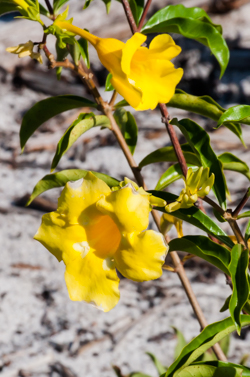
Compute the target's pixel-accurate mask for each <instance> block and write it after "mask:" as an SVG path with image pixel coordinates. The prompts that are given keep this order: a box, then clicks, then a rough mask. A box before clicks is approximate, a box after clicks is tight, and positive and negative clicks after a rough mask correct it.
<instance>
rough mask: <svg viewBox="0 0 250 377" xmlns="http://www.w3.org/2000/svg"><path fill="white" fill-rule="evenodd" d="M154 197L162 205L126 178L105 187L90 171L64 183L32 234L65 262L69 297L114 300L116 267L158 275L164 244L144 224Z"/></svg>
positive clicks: (137, 276) (128, 273) (109, 303)
mask: <svg viewBox="0 0 250 377" xmlns="http://www.w3.org/2000/svg"><path fill="white" fill-rule="evenodd" d="M127 182H128V183H127ZM155 200H156V202H157V205H158V206H159V205H160V204H161V205H162V206H164V205H166V202H164V201H162V202H161V203H159V199H157V198H155V199H154V198H152V196H151V195H150V194H148V193H146V192H145V191H144V190H143V189H142V188H139V187H138V186H137V185H135V184H132V183H131V181H128V180H127V181H125V182H123V183H122V184H121V185H120V186H119V187H118V188H116V189H115V190H113V191H111V190H110V188H109V187H108V186H107V185H106V183H105V182H104V181H102V180H101V179H99V178H97V177H96V176H94V175H93V174H92V173H88V174H87V175H86V177H85V179H80V180H78V181H75V182H68V183H67V184H66V186H65V188H64V189H63V191H62V194H61V196H60V198H59V200H58V208H57V210H56V211H55V212H51V213H48V214H45V215H44V216H43V218H42V225H41V226H40V228H39V230H38V232H37V233H36V235H35V239H36V240H38V241H40V242H41V243H42V244H43V245H44V246H45V247H46V248H47V249H48V250H49V251H50V252H51V253H52V254H53V255H54V256H55V257H56V258H57V259H58V261H61V260H63V262H64V263H65V265H66V271H65V281H66V285H67V288H68V292H69V296H70V298H71V299H72V300H76V301H80V300H85V301H87V302H89V303H93V304H94V305H96V306H97V307H98V308H100V309H102V310H103V311H105V312H106V311H109V310H110V309H112V308H113V307H114V306H115V305H116V304H117V302H118V300H119V290H118V284H119V278H118V276H117V273H116V269H117V270H118V271H120V272H121V274H122V275H123V276H125V277H126V278H129V279H132V280H134V281H144V280H152V279H157V278H159V277H160V276H161V274H162V265H163V264H164V261H165V257H166V253H167V245H166V243H165V240H164V237H163V236H162V234H160V233H158V232H155V231H153V230H145V229H146V228H147V227H148V218H149V212H150V210H151V206H152V204H151V202H154V201H155Z"/></svg>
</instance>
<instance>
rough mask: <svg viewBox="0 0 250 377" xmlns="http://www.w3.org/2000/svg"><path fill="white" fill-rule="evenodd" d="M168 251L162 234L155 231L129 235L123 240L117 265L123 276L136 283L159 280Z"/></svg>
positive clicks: (118, 253)
mask: <svg viewBox="0 0 250 377" xmlns="http://www.w3.org/2000/svg"><path fill="white" fill-rule="evenodd" d="M167 250H168V246H167V245H166V243H165V239H164V237H163V235H162V234H161V233H158V232H155V231H154V230H146V231H145V232H141V233H139V232H133V233H129V234H126V235H124V236H123V238H122V241H121V245H120V247H119V250H118V251H117V252H116V254H115V265H116V268H117V269H118V270H119V271H120V272H121V274H122V275H123V276H125V277H126V278H128V279H131V280H134V281H145V280H152V279H158V278H159V277H160V276H161V275H162V265H163V264H164V261H165V257H166V254H167Z"/></svg>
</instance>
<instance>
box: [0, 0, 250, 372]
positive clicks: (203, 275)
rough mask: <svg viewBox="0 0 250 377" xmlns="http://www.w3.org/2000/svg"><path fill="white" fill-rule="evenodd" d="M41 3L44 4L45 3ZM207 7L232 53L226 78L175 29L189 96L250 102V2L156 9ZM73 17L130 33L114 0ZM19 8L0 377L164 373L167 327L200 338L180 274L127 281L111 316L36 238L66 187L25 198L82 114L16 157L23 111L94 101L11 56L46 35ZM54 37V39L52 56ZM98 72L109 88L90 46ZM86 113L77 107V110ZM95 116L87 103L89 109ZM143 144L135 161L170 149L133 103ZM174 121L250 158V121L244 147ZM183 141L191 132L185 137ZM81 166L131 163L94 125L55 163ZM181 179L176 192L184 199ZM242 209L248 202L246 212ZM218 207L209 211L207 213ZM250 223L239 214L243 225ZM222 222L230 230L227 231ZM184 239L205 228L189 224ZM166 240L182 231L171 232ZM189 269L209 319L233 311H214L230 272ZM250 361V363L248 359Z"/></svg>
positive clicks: (4, 209)
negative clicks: (73, 285)
mask: <svg viewBox="0 0 250 377" xmlns="http://www.w3.org/2000/svg"><path fill="white" fill-rule="evenodd" d="M41 3H43V1H41ZM179 3H183V4H185V6H187V7H192V6H200V7H202V8H203V9H205V10H206V11H207V12H208V13H209V15H210V16H211V18H212V20H213V22H214V23H219V24H221V25H222V27H223V30H224V37H225V38H226V40H227V43H228V45H229V47H230V52H231V58H230V63H229V66H228V68H227V70H226V73H225V75H224V76H223V78H222V80H219V73H220V72H219V66H218V64H217V62H216V61H215V59H214V57H213V56H212V55H210V52H209V50H208V49H207V48H206V47H204V46H202V45H200V44H199V43H198V42H195V41H191V40H187V39H184V38H182V37H180V36H178V35H174V38H175V40H176V43H177V44H179V45H180V46H181V47H182V49H183V52H182V53H181V54H180V55H179V57H178V58H177V59H176V60H175V64H176V66H181V67H183V68H184V72H185V73H184V78H183V80H182V82H181V84H180V85H179V88H181V89H183V90H185V91H187V92H188V93H190V94H194V95H205V94H207V95H210V96H212V97H213V98H214V99H215V100H216V101H218V102H219V104H220V105H222V106H224V107H229V106H232V105H234V104H239V103H245V104H249V99H250V22H249V18H250V2H249V0H247V1H246V0H214V1H209V0H207V1H206V0H203V1H202V0H185V1H172V2H171V1H166V0H153V2H152V5H151V8H150V11H149V16H150V15H152V14H153V13H154V12H155V11H156V10H158V9H160V7H161V8H162V7H163V6H166V5H169V4H179ZM69 5H70V16H73V17H74V24H75V25H77V26H79V27H82V28H87V29H88V30H89V31H90V32H91V33H93V34H96V35H98V36H102V37H115V38H118V39H121V40H124V41H125V40H126V39H127V38H129V37H130V35H131V32H130V29H129V27H128V24H127V21H126V17H125V16H124V13H123V8H122V6H121V4H120V3H118V2H116V1H113V2H112V4H111V10H110V14H109V15H106V10H105V6H104V3H103V2H101V1H100V0H95V1H93V2H92V3H91V5H90V6H89V8H88V9H86V10H84V11H83V10H82V8H83V5H84V1H83V0H70V2H69ZM13 17H14V15H13V14H8V15H5V16H3V17H1V18H0V82H1V86H0V96H1V101H0V164H1V169H0V177H1V178H0V249H1V263H0V376H1V377H28V376H30V377H45V376H46V377H48V376H50V377H80V376H85V377H97V376H98V377H99V376H102V377H112V376H115V374H114V371H113V370H112V365H117V366H119V367H120V368H121V371H122V373H123V374H129V373H130V372H132V371H143V372H144V373H146V374H148V375H151V376H156V375H157V373H156V371H155V368H154V366H153V364H152V363H151V361H150V359H149V357H148V356H147V355H146V354H145V352H152V353H154V354H155V355H156V356H157V357H158V358H159V359H160V361H161V362H162V363H163V364H164V365H169V364H170V363H171V362H172V361H173V357H174V346H175V344H176V342H177V339H176V335H175V332H174V330H173V328H172V326H175V327H176V328H178V329H179V330H180V331H181V332H182V333H183V334H184V336H185V338H186V340H187V341H190V340H191V339H192V337H194V336H196V335H197V334H198V333H199V330H200V329H199V325H198V322H197V321H196V319H195V317H194V315H193V312H192V309H191V307H190V305H189V303H188V299H187V298H186V296H185V293H184V291H183V289H182V287H181V285H180V282H179V280H178V277H177V276H176V275H175V274H174V273H171V272H168V271H164V273H163V276H162V278H161V279H159V280H156V281H152V282H145V283H140V284H138V283H134V282H132V281H128V280H126V279H122V280H121V285H120V291H121V300H120V302H119V304H118V305H117V306H116V307H115V308H114V309H113V310H112V311H111V312H110V313H102V312H100V311H98V310H97V309H96V308H93V307H91V306H90V305H87V304H86V303H83V302H72V301H70V300H69V298H68V293H67V290H66V286H65V282H64V277H63V274H64V266H63V264H62V263H60V264H59V263H58V262H57V261H56V260H55V258H54V257H53V256H52V255H50V254H49V253H48V251H47V250H46V249H45V248H43V247H42V246H41V245H40V244H39V243H38V242H36V241H34V240H33V236H34V234H35V233H36V231H37V229H38V227H39V225H40V221H41V216H42V214H43V213H44V212H47V211H51V210H53V209H54V208H55V206H56V202H57V197H58V195H59V193H60V190H52V191H49V192H46V194H44V195H43V196H42V197H41V199H39V200H37V201H36V202H35V203H34V204H33V205H32V206H31V207H28V208H27V207H25V202H26V200H27V195H28V194H30V193H31V191H32V189H33V187H34V185H35V184H36V183H37V182H38V180H40V179H41V178H42V177H43V176H44V175H46V174H48V173H49V172H50V164H51V161H52V158H53V156H54V153H55V150H56V145H57V142H58V140H59V139H60V137H61V136H62V135H63V133H64V131H65V130H66V129H67V128H68V126H69V125H70V124H71V123H72V122H73V121H74V120H75V119H76V118H77V116H78V112H77V111H68V112H65V113H63V114H61V115H60V116H57V117H55V118H53V119H51V120H50V121H49V122H47V123H45V124H43V125H42V126H41V127H40V128H39V130H38V131H37V132H36V133H35V134H34V136H33V137H32V138H31V139H30V140H29V141H28V143H27V146H26V148H25V151H24V153H23V154H22V155H21V153H20V146H19V136H18V133H19V129H20V125H21V121H22V117H23V115H24V113H25V112H26V111H27V110H28V109H29V108H30V107H31V106H32V105H34V104H35V103H36V102H37V101H40V100H42V99H44V98H47V97H48V96H55V95H60V94H75V95H80V96H84V97H86V98H89V99H91V96H90V93H88V91H87V90H86V88H84V87H83V85H82V83H81V81H80V80H79V79H78V78H77V77H76V76H74V75H72V74H71V73H70V72H68V71H66V70H63V72H62V78H61V81H57V79H56V72H55V71H54V70H48V68H47V66H46V59H44V61H45V64H44V65H39V64H38V63H37V62H35V61H32V60H31V59H29V58H23V59H18V57H17V56H16V55H12V54H9V53H7V52H5V49H6V47H9V46H16V45H18V44H19V43H25V42H27V41H28V40H29V39H31V40H32V41H33V42H40V41H41V39H42V29H41V26H40V25H39V24H36V23H35V22H32V23H31V22H30V21H27V20H20V19H14V18H13ZM54 43H55V40H54V39H53V37H52V36H49V38H48V46H49V49H50V50H51V51H52V52H53V51H54ZM90 60H91V63H92V64H91V69H92V70H93V72H94V73H95V75H96V77H97V80H98V85H99V89H100V92H101V93H102V94H103V96H104V98H105V99H106V100H108V99H109V98H110V95H111V93H110V92H105V91H104V85H105V80H106V76H107V71H106V70H105V69H104V68H103V67H102V66H101V64H100V63H99V61H98V58H97V55H96V53H95V51H94V50H93V49H92V48H91V47H90ZM81 111H82V109H81ZM86 111H88V109H86ZM130 111H131V112H132V113H133V114H134V116H135V118H136V120H137V123H138V127H139V139H138V145H137V148H136V151H135V155H134V156H135V159H136V161H137V162H138V163H139V162H140V161H141V160H142V158H143V157H145V156H146V155H147V154H148V153H150V152H151V151H153V150H155V149H156V148H160V147H163V146H168V145H170V141H169V137H168V135H167V133H166V129H165V127H164V125H163V124H162V123H161V117H160V112H159V110H157V109H156V110H155V111H153V112H149V111H148V112H138V113H136V112H135V111H134V110H133V109H130ZM169 112H170V115H171V117H177V118H184V117H191V118H192V119H193V120H195V121H196V122H197V123H199V124H200V125H201V126H203V127H204V128H205V129H206V130H208V131H210V138H211V144H212V147H213V148H214V150H215V151H216V153H218V154H219V153H223V152H225V151H230V152H232V153H234V154H236V155H237V156H238V157H240V158H241V159H243V160H244V161H245V162H246V163H249V162H250V158H249V157H250V152H249V146H250V143H249V140H250V128H249V126H243V138H244V140H245V142H246V145H247V147H248V149H244V147H243V146H242V144H241V142H240V141H239V139H237V138H236V136H235V135H234V134H233V133H231V132H230V131H228V129H226V128H225V127H221V128H220V129H218V130H216V131H215V130H214V129H213V127H215V125H216V124H215V122H213V121H210V120H207V119H204V118H202V117H199V116H196V115H193V114H188V113H187V112H185V111H180V110H176V109H171V108H170V109H169ZM181 142H184V139H182V138H181ZM167 167H168V164H167V163H160V164H153V165H149V166H148V167H145V168H144V169H143V170H142V173H143V175H144V177H145V180H146V183H147V185H148V186H149V187H150V188H152V189H153V188H154V187H155V185H156V183H157V181H158V179H159V177H160V175H161V174H162V173H163V172H164V171H165V170H166V169H167ZM70 168H80V169H87V170H95V171H99V172H102V173H106V174H109V175H111V176H113V177H115V178H118V179H121V180H122V179H123V178H124V176H127V177H129V178H131V179H133V177H132V175H131V172H130V169H129V167H128V166H127V163H126V160H125V158H124V157H123V155H122V152H121V151H120V150H119V146H118V144H117V143H116V141H115V139H114V137H113V135H112V134H111V133H110V132H109V131H108V130H103V131H100V130H99V129H92V130H90V131H88V132H87V133H86V134H84V135H83V136H82V137H81V138H79V139H78V141H77V142H76V143H75V144H74V146H73V147H72V148H71V149H70V151H69V152H68V153H67V154H66V155H64V157H63V158H62V159H61V161H60V163H59V166H58V170H63V169H70ZM235 174H236V173H232V172H226V176H227V179H228V183H229V189H230V192H231V197H232V203H231V205H232V207H234V206H235V205H236V203H237V202H238V200H239V199H240V198H241V197H242V196H243V194H244V193H245V190H246V188H247V187H248V185H249V183H248V181H247V179H246V178H245V177H244V176H243V175H239V174H237V175H235ZM182 186H183V183H182V182H180V181H178V182H176V183H175V184H174V185H173V186H171V187H170V190H171V192H174V193H176V194H178V193H179V192H180V190H181V188H182ZM246 209H249V208H248V207H246ZM210 213H211V212H209V214H210ZM241 225H242V226H243V227H244V225H245V223H244V220H243V222H242V223H241ZM222 226H224V229H225V230H227V227H226V226H225V225H224V224H222ZM184 233H185V234H197V233H198V230H196V229H194V228H192V227H191V226H186V225H184ZM170 235H171V236H172V237H176V234H175V231H174V230H172V231H171V233H170ZM186 266H187V274H188V276H189V278H190V279H191V282H192V286H193V289H194V291H195V293H196V294H197V297H198V300H199V303H200V305H201V307H202V309H203V310H204V313H205V315H206V317H207V320H208V322H209V323H211V322H214V321H217V320H220V319H222V318H224V317H226V316H227V315H228V313H227V312H225V313H219V309H220V308H221V307H222V305H223V303H224V299H225V298H226V297H227V296H228V295H229V294H230V288H229V287H228V286H227V285H226V283H225V277H224V276H223V274H221V273H219V272H218V271H217V270H216V269H215V268H214V267H212V266H210V265H208V264H206V263H205V262H203V261H201V260H198V259H196V258H195V259H192V260H190V261H188V262H187V263H186ZM247 353H250V334H249V332H248V330H247V329H244V330H243V331H242V335H241V337H240V338H239V337H238V336H237V335H236V334H233V335H232V336H231V342H230V348H229V359H230V361H233V362H240V359H241V357H242V355H243V354H247ZM248 365H249V366H250V363H249V362H248Z"/></svg>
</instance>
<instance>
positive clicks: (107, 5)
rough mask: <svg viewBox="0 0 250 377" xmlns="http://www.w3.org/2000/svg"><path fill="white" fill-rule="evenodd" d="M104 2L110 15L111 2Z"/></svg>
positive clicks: (105, 0)
mask: <svg viewBox="0 0 250 377" xmlns="http://www.w3.org/2000/svg"><path fill="white" fill-rule="evenodd" d="M102 1H103V2H104V4H105V5H106V11H107V14H109V11H110V6H111V0H102Z"/></svg>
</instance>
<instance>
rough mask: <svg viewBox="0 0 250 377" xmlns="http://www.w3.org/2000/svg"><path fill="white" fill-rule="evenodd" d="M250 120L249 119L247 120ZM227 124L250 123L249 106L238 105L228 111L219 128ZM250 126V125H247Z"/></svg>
mask: <svg viewBox="0 0 250 377" xmlns="http://www.w3.org/2000/svg"><path fill="white" fill-rule="evenodd" d="M246 118H249V119H246ZM225 122H242V123H245V122H250V106H249V105H236V106H233V107H230V108H229V109H227V110H226V111H225V112H224V113H223V114H222V115H221V117H220V119H219V120H218V124H217V127H219V126H221V125H222V123H225ZM245 124H249V123H245Z"/></svg>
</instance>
